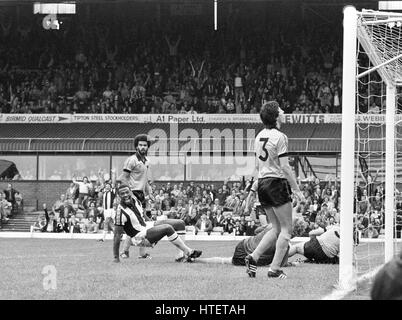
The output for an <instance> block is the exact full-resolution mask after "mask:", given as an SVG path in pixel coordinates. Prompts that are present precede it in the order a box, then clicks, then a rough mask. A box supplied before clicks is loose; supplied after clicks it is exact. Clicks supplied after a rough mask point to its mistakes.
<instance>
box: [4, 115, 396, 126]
mask: <svg viewBox="0 0 402 320" xmlns="http://www.w3.org/2000/svg"><path fill="white" fill-rule="evenodd" d="M400 120H402V115H397V116H396V121H400ZM102 122H104V123H155V124H158V123H166V124H169V123H171V124H173V123H176V124H191V123H257V124H259V123H261V120H260V115H259V114H113V113H112V114H81V113H78V114H0V123H102ZM356 122H359V123H368V124H369V123H384V122H385V115H384V114H359V115H356ZM285 123H288V124H320V123H342V114H293V113H292V114H285Z"/></svg>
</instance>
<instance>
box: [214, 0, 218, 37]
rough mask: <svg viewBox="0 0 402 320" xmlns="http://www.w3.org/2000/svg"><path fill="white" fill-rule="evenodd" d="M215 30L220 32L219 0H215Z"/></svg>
mask: <svg viewBox="0 0 402 320" xmlns="http://www.w3.org/2000/svg"><path fill="white" fill-rule="evenodd" d="M214 30H215V31H216V30H218V0H214Z"/></svg>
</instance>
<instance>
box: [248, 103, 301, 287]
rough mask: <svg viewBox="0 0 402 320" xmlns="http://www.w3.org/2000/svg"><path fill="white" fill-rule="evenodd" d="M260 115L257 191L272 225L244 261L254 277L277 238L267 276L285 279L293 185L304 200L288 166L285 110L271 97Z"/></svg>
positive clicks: (257, 149)
mask: <svg viewBox="0 0 402 320" xmlns="http://www.w3.org/2000/svg"><path fill="white" fill-rule="evenodd" d="M260 117H261V121H262V122H263V124H264V126H265V129H263V130H261V132H260V133H259V134H258V135H257V137H256V139H255V154H256V171H257V172H258V189H257V192H258V199H259V201H260V203H261V206H262V208H263V209H264V210H265V212H266V214H267V217H268V220H269V222H270V223H271V224H272V229H271V230H269V231H268V232H267V233H266V234H265V235H264V237H263V238H262V239H261V241H260V243H259V244H258V246H257V248H256V249H255V250H254V251H253V252H252V253H251V254H249V255H248V256H247V257H246V259H245V264H246V268H247V273H248V275H249V276H250V277H255V276H256V272H257V263H258V260H259V258H260V257H261V255H262V254H263V252H265V251H266V250H267V248H268V247H270V246H271V244H272V243H273V242H276V248H275V255H274V257H273V260H272V263H271V266H270V268H269V270H268V277H270V278H280V279H284V278H286V274H285V273H284V272H283V270H281V269H280V267H281V263H282V261H283V258H284V257H285V255H286V252H287V250H288V247H289V243H290V237H291V234H292V198H291V194H292V191H291V189H293V192H294V193H295V194H296V196H297V197H298V198H299V199H300V200H301V201H302V200H304V196H303V194H302V193H301V192H300V189H299V186H298V185H297V182H296V179H295V177H294V175H293V173H292V169H291V168H290V166H289V160H288V138H287V136H286V135H285V134H284V133H283V132H281V131H280V130H279V128H280V125H281V123H282V122H283V121H284V117H283V110H282V109H281V108H279V104H278V103H277V102H276V101H269V102H267V103H265V104H264V105H263V106H262V107H261V111H260Z"/></svg>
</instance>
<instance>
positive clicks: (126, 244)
mask: <svg viewBox="0 0 402 320" xmlns="http://www.w3.org/2000/svg"><path fill="white" fill-rule="evenodd" d="M131 244H132V240H131V237H130V236H128V235H126V240H125V241H124V244H123V252H122V253H121V255H120V257H122V258H123V259H127V258H129V257H130V246H131Z"/></svg>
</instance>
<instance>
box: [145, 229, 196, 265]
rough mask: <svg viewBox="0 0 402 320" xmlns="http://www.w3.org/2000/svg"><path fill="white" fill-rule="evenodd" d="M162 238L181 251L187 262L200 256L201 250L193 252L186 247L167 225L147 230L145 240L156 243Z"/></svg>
mask: <svg viewBox="0 0 402 320" xmlns="http://www.w3.org/2000/svg"><path fill="white" fill-rule="evenodd" d="M164 236H166V237H167V238H168V240H169V241H170V242H171V243H172V244H173V245H174V246H176V247H177V248H179V249H180V250H182V251H183V252H184V254H185V256H186V258H187V262H192V261H194V259H196V258H198V257H199V256H201V254H202V251H201V250H195V249H191V248H190V247H188V246H187V245H186V244H185V243H184V241H183V240H182V239H181V238H180V237H179V235H178V234H177V233H176V231H175V230H174V229H173V227H172V226H171V225H169V224H162V225H158V226H154V227H152V228H151V229H148V230H147V236H146V237H147V239H148V241H149V242H150V243H157V242H158V241H159V240H160V239H162V238H163V237H164Z"/></svg>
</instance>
